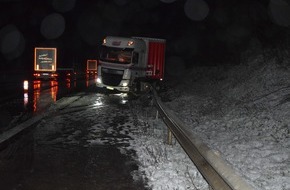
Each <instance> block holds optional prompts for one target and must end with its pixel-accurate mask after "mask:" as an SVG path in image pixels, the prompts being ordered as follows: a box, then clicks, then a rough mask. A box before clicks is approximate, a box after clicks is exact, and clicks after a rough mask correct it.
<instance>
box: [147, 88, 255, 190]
mask: <svg viewBox="0 0 290 190" xmlns="http://www.w3.org/2000/svg"><path fill="white" fill-rule="evenodd" d="M151 91H152V92H153V98H154V103H155V105H156V108H157V110H158V112H159V113H160V116H161V118H162V119H163V121H164V123H165V124H166V125H167V127H168V128H169V130H170V132H172V133H173V135H174V137H175V138H176V139H177V141H178V142H179V143H180V145H181V146H182V148H183V149H184V151H185V152H186V153H187V155H188V156H189V158H190V159H191V160H192V162H193V163H194V164H195V165H196V167H197V168H198V170H199V171H200V173H201V174H202V175H203V177H204V178H205V180H206V181H207V182H208V184H209V185H210V187H211V188H212V189H214V190H252V189H253V188H252V187H251V186H250V185H249V184H247V183H246V182H245V181H244V179H242V178H241V177H240V176H239V175H237V174H236V173H235V171H234V170H233V168H232V167H230V166H229V164H228V163H227V162H226V161H225V160H224V159H222V158H221V157H220V155H218V154H216V153H215V152H214V151H212V150H211V149H210V148H209V147H208V146H207V145H206V144H204V143H203V142H202V141H201V140H200V139H199V138H198V137H197V136H196V135H194V134H193V133H192V132H190V131H189V130H188V129H187V127H186V126H185V124H184V123H183V122H182V121H181V120H180V119H178V118H177V117H176V115H175V114H174V113H173V112H172V111H171V110H169V109H168V108H167V107H166V106H165V105H164V104H163V103H162V102H161V100H160V98H159V96H158V95H157V92H156V90H155V89H154V88H153V87H151Z"/></svg>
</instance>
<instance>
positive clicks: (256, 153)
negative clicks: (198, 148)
mask: <svg viewBox="0 0 290 190" xmlns="http://www.w3.org/2000/svg"><path fill="white" fill-rule="evenodd" d="M268 55H269V54H268ZM289 69H290V67H289V59H283V60H279V59H276V58H275V57H270V56H267V55H265V54H257V55H252V56H249V57H248V58H247V60H245V64H242V65H237V66H223V67H221V66H219V67H198V68H194V69H193V70H191V71H188V72H187V73H186V74H184V75H183V76H182V77H179V80H178V81H179V82H176V81H177V80H174V81H175V83H172V82H171V83H170V84H168V85H169V88H168V91H166V92H163V93H160V95H161V97H163V100H164V101H166V105H167V106H168V107H169V108H170V109H172V110H173V111H174V112H175V113H176V114H177V115H178V117H179V118H180V119H181V120H183V121H184V123H185V124H186V125H187V126H188V127H189V128H190V129H191V130H192V132H193V133H195V134H197V135H198V136H199V137H200V138H201V139H202V140H203V141H204V142H205V143H206V144H207V145H208V146H209V147H210V148H212V149H213V150H214V151H216V152H219V153H220V154H221V155H222V156H223V158H224V159H225V160H227V161H228V162H229V163H230V164H231V165H232V166H233V168H234V169H235V170H236V172H237V173H238V174H239V175H241V176H242V177H243V178H244V179H245V180H246V181H247V182H248V183H249V184H250V185H252V186H253V188H254V189H259V190H289V189H290V111H289V110H290V85H289V81H290V70H289ZM177 77H178V76H177ZM146 109H147V110H146ZM146 109H145V110H144V109H143V111H140V112H139V113H138V115H139V116H138V118H139V120H140V121H141V122H143V123H145V124H146V125H149V126H150V127H149V128H148V129H149V131H145V133H143V134H141V133H140V136H138V137H137V138H135V141H134V144H133V143H132V144H133V145H132V146H134V149H136V150H137V153H138V155H139V158H138V159H139V160H140V163H141V169H142V170H144V171H145V173H146V175H147V178H148V180H149V184H150V185H151V186H152V189H201V190H203V189H208V186H207V185H206V183H205V182H204V181H203V179H202V177H201V176H200V174H198V173H197V171H196V169H195V167H194V166H193V165H192V164H191V163H190V162H191V161H190V160H189V159H188V158H187V156H186V155H185V153H183V150H182V148H180V146H179V145H178V143H177V142H176V144H175V145H173V146H170V145H166V143H165V139H166V134H165V133H166V130H164V129H162V128H166V127H165V126H163V127H161V126H162V125H164V124H162V122H161V121H160V120H156V119H155V118H154V114H153V113H154V111H152V110H151V111H150V108H146ZM149 113H150V114H149ZM144 129H147V128H144ZM148 129H147V130H148ZM144 134H146V135H144ZM193 183H194V184H195V185H193Z"/></svg>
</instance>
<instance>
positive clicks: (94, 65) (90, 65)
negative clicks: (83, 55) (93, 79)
mask: <svg viewBox="0 0 290 190" xmlns="http://www.w3.org/2000/svg"><path fill="white" fill-rule="evenodd" d="M97 70H98V61H97V60H95V59H89V60H87V74H93V75H94V74H97Z"/></svg>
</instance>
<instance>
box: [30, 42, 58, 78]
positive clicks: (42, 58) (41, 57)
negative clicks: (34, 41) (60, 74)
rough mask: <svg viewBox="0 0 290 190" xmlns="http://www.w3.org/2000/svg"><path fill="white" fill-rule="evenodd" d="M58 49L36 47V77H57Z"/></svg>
mask: <svg viewBox="0 0 290 190" xmlns="http://www.w3.org/2000/svg"><path fill="white" fill-rule="evenodd" d="M56 64H57V49H56V48H48V47H35V48H34V74H33V75H34V78H35V79H56V78H57V73H56Z"/></svg>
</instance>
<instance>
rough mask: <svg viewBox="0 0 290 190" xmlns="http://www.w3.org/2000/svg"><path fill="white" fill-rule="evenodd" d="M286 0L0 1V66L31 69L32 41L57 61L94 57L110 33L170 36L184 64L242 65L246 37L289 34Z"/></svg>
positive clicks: (265, 42)
mask: <svg viewBox="0 0 290 190" xmlns="http://www.w3.org/2000/svg"><path fill="white" fill-rule="evenodd" d="M289 7H290V0H0V45H1V52H0V68H1V70H2V71H3V70H5V69H11V68H12V65H13V67H14V65H16V66H17V68H19V69H23V68H24V69H31V68H32V65H33V60H32V58H33V48H34V47H35V46H49V47H57V48H58V55H59V65H60V66H63V67H64V66H71V65H72V64H73V63H74V64H75V65H82V64H84V62H85V60H86V59H91V58H97V56H98V55H97V54H98V46H99V45H100V43H101V41H102V38H103V37H105V36H107V35H117V36H146V37H153V38H154V37H156V38H165V39H166V40H167V57H168V59H170V57H171V60H177V61H178V60H179V61H180V60H181V61H182V62H183V63H184V65H185V67H190V66H192V65H197V64H223V63H226V62H229V61H231V62H232V63H234V64H239V61H238V60H239V55H240V53H241V52H242V51H243V50H245V49H247V48H248V46H249V44H250V42H253V41H255V42H257V43H259V44H261V46H273V45H275V44H277V43H280V42H281V41H283V39H285V37H287V35H288V38H289V25H290V16H289V14H290V8H289Z"/></svg>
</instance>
